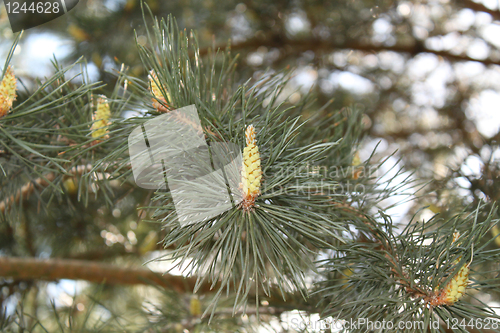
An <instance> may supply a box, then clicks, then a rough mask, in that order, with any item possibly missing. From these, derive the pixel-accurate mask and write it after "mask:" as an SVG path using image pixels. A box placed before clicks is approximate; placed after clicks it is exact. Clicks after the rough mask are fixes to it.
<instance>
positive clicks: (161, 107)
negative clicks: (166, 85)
mask: <svg viewBox="0 0 500 333" xmlns="http://www.w3.org/2000/svg"><path fill="white" fill-rule="evenodd" d="M158 83H159V80H158V76H157V75H156V73H155V71H154V69H152V70H151V71H150V72H149V87H150V91H151V94H152V95H153V96H154V98H152V102H153V107H154V108H155V109H156V110H158V112H167V111H168V109H167V107H168V106H169V105H168V101H167V100H166V99H165V97H164V96H163V94H162V92H161V89H160V87H159V86H158ZM164 90H166V89H164ZM166 94H167V98H168V100H169V101H170V94H169V93H168V91H166ZM160 102H161V103H160Z"/></svg>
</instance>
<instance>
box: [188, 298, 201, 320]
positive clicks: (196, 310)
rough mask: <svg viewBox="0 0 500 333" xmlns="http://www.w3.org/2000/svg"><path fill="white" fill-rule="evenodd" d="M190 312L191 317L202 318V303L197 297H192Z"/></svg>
mask: <svg viewBox="0 0 500 333" xmlns="http://www.w3.org/2000/svg"><path fill="white" fill-rule="evenodd" d="M189 312H190V313H191V316H194V317H198V316H201V303H200V300H199V299H198V298H197V297H196V296H192V297H191V301H190V303H189Z"/></svg>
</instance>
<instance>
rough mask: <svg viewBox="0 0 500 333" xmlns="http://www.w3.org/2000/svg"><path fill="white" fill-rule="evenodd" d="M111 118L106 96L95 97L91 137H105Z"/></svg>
mask: <svg viewBox="0 0 500 333" xmlns="http://www.w3.org/2000/svg"><path fill="white" fill-rule="evenodd" d="M110 119H111V111H110V109H109V103H108V100H107V98H106V96H99V97H98V99H97V109H96V111H95V112H94V114H93V116H92V120H93V121H94V122H93V123H92V127H91V128H90V130H91V131H92V137H93V138H94V139H98V138H101V137H105V136H106V134H107V133H108V125H109V123H110V121H109V120H110Z"/></svg>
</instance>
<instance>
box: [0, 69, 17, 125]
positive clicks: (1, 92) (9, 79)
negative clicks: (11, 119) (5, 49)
mask: <svg viewBox="0 0 500 333" xmlns="http://www.w3.org/2000/svg"><path fill="white" fill-rule="evenodd" d="M16 83H17V80H16V77H15V75H14V71H13V70H12V67H10V66H9V67H7V70H6V71H5V75H4V77H3V79H2V81H1V82H0V118H1V117H3V116H5V115H6V114H7V113H8V112H9V110H10V109H11V108H12V103H13V102H14V101H15V100H16V97H17V95H16Z"/></svg>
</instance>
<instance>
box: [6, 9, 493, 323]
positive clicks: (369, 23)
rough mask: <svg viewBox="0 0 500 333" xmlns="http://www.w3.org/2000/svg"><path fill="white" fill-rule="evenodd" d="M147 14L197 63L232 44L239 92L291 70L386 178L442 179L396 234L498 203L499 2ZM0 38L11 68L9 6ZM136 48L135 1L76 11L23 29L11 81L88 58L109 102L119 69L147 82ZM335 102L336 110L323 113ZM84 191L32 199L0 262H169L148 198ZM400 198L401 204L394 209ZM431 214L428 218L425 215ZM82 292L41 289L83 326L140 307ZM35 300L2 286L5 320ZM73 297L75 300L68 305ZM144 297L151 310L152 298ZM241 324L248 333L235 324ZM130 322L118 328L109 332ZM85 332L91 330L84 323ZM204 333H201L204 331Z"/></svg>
mask: <svg viewBox="0 0 500 333" xmlns="http://www.w3.org/2000/svg"><path fill="white" fill-rule="evenodd" d="M145 2H146V3H147V4H148V5H149V7H150V8H151V10H152V12H153V14H154V15H156V16H158V17H166V16H167V15H169V14H173V16H174V17H175V18H176V19H177V23H178V25H179V27H180V28H182V29H183V28H185V29H187V30H188V31H189V30H190V29H195V30H197V31H198V41H199V43H200V47H201V50H200V53H201V54H202V55H206V54H207V52H208V48H209V47H213V46H215V47H216V48H217V47H220V48H224V47H225V46H226V44H227V43H228V41H230V45H231V49H232V52H233V53H239V54H240V62H239V64H238V67H237V69H236V79H237V80H238V81H245V80H246V79H248V78H249V77H253V78H255V79H257V78H258V77H260V75H261V74H262V73H264V72H266V71H269V70H270V71H278V70H280V69H283V68H285V67H287V66H290V67H292V68H294V77H293V78H292V80H291V81H290V83H289V86H288V87H287V89H288V92H290V93H292V95H291V98H290V102H292V103H294V101H295V102H296V103H299V102H300V101H301V100H302V97H304V95H305V94H307V93H308V92H312V93H313V96H314V97H315V100H314V101H313V102H311V103H309V104H308V107H307V108H302V112H303V113H304V116H306V117H308V116H312V115H315V113H316V112H317V110H323V111H319V112H323V113H325V117H326V119H333V118H328V117H327V116H329V115H328V110H330V109H342V108H345V107H351V106H355V107H356V108H357V109H360V110H362V111H364V113H365V115H364V118H363V119H362V125H363V130H364V133H365V137H364V140H363V143H362V146H361V148H360V150H359V157H360V159H361V160H366V159H367V158H368V157H369V156H370V154H371V152H372V150H373V148H374V147H375V146H376V145H377V144H378V148H377V154H376V157H378V158H383V157H386V156H388V155H390V154H391V153H393V152H394V151H395V150H397V152H396V153H395V154H394V155H393V156H392V157H391V158H390V160H389V163H388V164H389V166H390V164H391V163H392V164H400V166H403V167H404V168H406V170H415V174H414V175H413V177H415V178H416V179H429V180H434V181H433V182H431V183H429V185H428V186H427V188H425V190H423V191H422V192H421V193H422V194H425V195H423V196H417V197H415V200H413V201H411V202H406V203H404V204H399V205H397V206H395V207H394V208H393V209H392V210H391V212H390V213H391V216H392V217H393V219H394V221H395V222H405V221H409V220H410V217H411V216H412V215H413V214H414V213H417V211H418V215H417V217H418V218H421V219H428V218H429V217H430V216H432V215H433V214H435V213H441V214H442V215H444V216H445V217H446V216H447V215H452V214H453V213H454V212H455V211H456V209H457V208H462V207H463V206H465V205H468V204H472V205H471V206H477V203H478V202H479V200H485V201H486V202H487V203H493V202H494V201H496V200H497V199H498V198H499V196H500V192H499V190H498V189H499V188H500V164H499V161H500V150H499V146H498V145H499V140H500V112H499V109H498V106H499V105H500V66H499V65H500V9H499V6H500V4H499V3H498V2H497V1H494V0H492V1H489V0H483V1H477V2H476V1H472V0H459V1H449V0H422V1H391V0H381V1H370V0H356V1H354V0H349V1H319V0H293V1H284V0H277V1H263V0H249V1H241V0H237V1H231V0H224V1H215V0H182V1H181V0H170V1H160V0H147V1H145ZM134 33H135V34H136V36H137V37H136V38H137V40H135V39H134ZM0 36H1V37H0V55H1V56H0V58H1V59H3V58H5V55H6V54H7V52H8V51H9V48H10V46H11V44H12V41H13V40H14V37H15V36H13V34H12V31H11V30H10V27H9V25H8V20H7V16H6V13H5V8H4V6H1V14H0ZM136 41H137V43H139V44H141V45H145V44H146V41H147V39H146V36H145V29H144V22H143V18H142V12H141V6H140V1H139V0H80V3H79V4H78V6H77V7H76V8H75V9H73V10H72V11H71V12H70V13H69V14H68V15H65V16H62V17H60V18H58V19H56V20H54V21H52V22H49V23H46V24H44V25H43V26H40V27H37V28H33V29H30V30H28V31H25V33H24V36H23V39H22V40H21V42H20V45H19V47H18V49H17V50H16V53H15V57H14V59H13V65H14V66H15V69H16V75H18V76H19V77H21V79H22V80H23V83H24V84H25V85H26V86H27V87H28V89H30V88H32V87H34V86H35V80H36V78H42V77H44V76H49V75H50V74H51V71H52V67H51V65H50V60H51V58H52V55H53V54H54V55H55V56H56V57H57V59H58V61H60V62H61V63H63V64H64V63H71V62H73V61H75V60H76V59H78V58H79V57H80V56H82V55H83V56H84V57H85V59H86V60H87V62H88V74H89V78H90V81H91V82H96V81H102V82H104V83H106V84H107V86H106V87H104V88H103V89H102V90H103V92H104V93H105V94H108V95H111V91H112V89H113V88H114V86H115V83H116V80H117V76H116V75H115V74H113V73H116V72H118V71H119V70H120V67H121V66H122V64H125V65H126V66H129V67H130V74H132V75H134V76H139V77H143V78H145V77H146V75H147V73H148V71H149V69H148V68H144V67H143V65H142V63H141V61H140V59H139V53H138V51H137V48H136V45H135V43H136ZM332 100H333V101H332ZM329 101H332V102H331V103H332V104H331V108H328V110H326V109H322V106H323V105H324V104H325V103H327V102H329ZM322 125H323V126H328V125H329V124H322ZM332 126H333V124H332ZM388 168H389V167H387V169H385V170H386V171H387V170H389V169H388ZM383 171H384V170H381V172H383ZM75 181H76V180H72V179H68V180H67V181H65V183H64V188H65V190H66V194H67V195H66V196H64V204H62V205H59V206H58V207H53V208H49V209H48V210H47V209H44V208H43V207H42V208H41V207H40V205H39V200H38V198H37V197H36V196H32V197H31V198H29V200H27V201H26V202H23V203H22V205H20V206H22V207H24V208H22V209H21V210H20V211H21V214H20V225H21V226H22V227H20V228H15V229H12V228H9V225H8V224H2V230H1V231H0V253H1V254H3V255H14V256H32V257H41V258H44V257H59V258H72V259H85V260H101V261H106V260H108V261H112V262H114V263H118V264H123V265H132V264H133V263H135V264H139V263H143V262H144V261H146V260H147V259H151V258H154V257H157V256H158V255H157V253H155V251H158V250H160V247H159V246H158V245H157V243H158V241H159V240H161V239H163V237H164V235H163V234H162V232H163V231H161V230H160V228H159V227H158V225H154V224H151V223H145V222H143V221H142V219H143V218H145V217H146V212H145V211H141V210H139V211H138V210H137V209H136V208H137V207H140V206H143V205H145V204H146V203H147V201H148V200H149V198H148V196H150V193H148V192H146V191H138V190H134V191H131V190H130V189H127V187H126V186H125V187H124V186H119V185H118V184H115V185H116V188H115V189H114V191H115V197H114V198H113V200H112V202H113V203H112V205H111V206H106V205H103V201H105V200H106V198H104V197H100V196H103V194H101V193H99V194H98V197H97V198H94V199H92V200H91V201H89V202H88V206H87V207H85V205H84V204H83V203H82V202H81V201H79V200H78V190H77V189H78V186H77V184H75ZM417 194H418V193H417ZM145 198H146V199H145ZM396 200H398V199H397V198H392V201H391V200H388V204H392V203H394V202H396ZM423 205H424V206H428V208H426V209H422V210H419V209H420V208H421V207H422V206H423ZM34 215H35V216H36V218H38V219H40V218H42V219H43V218H44V216H46V217H47V218H46V221H47V223H43V224H40V223H31V221H33V220H34V219H35V218H34ZM495 230H496V231H495ZM493 232H496V233H498V232H499V231H498V230H497V229H494V231H493ZM62 240H64V241H62ZM499 246H500V244H499ZM154 265H158V263H151V264H150V267H152V266H154ZM66 284H68V283H66ZM81 284H83V283H81ZM81 284H69V285H70V287H69V290H68V288H66V289H65V282H64V281H63V282H60V283H58V284H54V283H49V285H48V287H47V288H45V289H46V290H47V293H48V296H49V297H48V298H55V299H57V300H58V301H57V302H56V303H55V304H54V307H58V308H60V307H62V308H64V307H65V308H67V310H68V311H74V312H75V313H79V312H81V313H82V318H86V317H85V315H84V313H85V312H86V311H87V310H88V309H87V308H88V307H89V306H90V304H94V305H93V306H98V307H101V308H102V311H101V312H102V315H103V316H105V317H106V318H107V319H109V318H112V317H113V313H114V311H116V312H117V313H118V312H120V313H124V312H126V311H127V310H129V309H127V304H129V303H132V302H129V300H127V298H131V297H134V294H133V293H132V292H129V293H127V294H126V296H125V294H124V293H123V288H122V287H119V288H118V287H106V288H105V289H102V290H99V292H98V295H100V297H101V298H100V299H101V300H102V299H105V298H108V297H110V296H109V295H110V294H113V295H114V297H118V298H119V297H122V298H123V302H113V303H112V304H104V303H105V302H104V303H103V304H102V305H101V304H100V303H99V302H101V301H95V302H94V301H93V302H91V301H90V300H91V298H88V297H85V296H83V295H79V293H80V292H81V291H82V290H85V293H87V294H93V291H92V290H91V288H90V287H88V286H87V287H86V288H83V287H82V286H81ZM89 288H90V289H89ZM40 289H41V288H31V285H30V283H26V282H22V283H19V282H18V281H15V280H2V279H0V290H1V293H0V301H1V302H2V304H4V306H7V311H13V310H12V309H14V308H15V306H14V304H17V303H18V302H19V301H20V300H28V301H27V303H26V304H27V306H28V307H33V309H36V308H37V307H36V306H35V304H37V302H42V301H44V302H45V300H46V299H47V295H45V294H42V293H41V292H39V290H40ZM127 290H130V288H129V289H127ZM148 292H149V293H155V292H154V291H151V290H149V291H148ZM75 294H77V295H78V296H75V297H73V296H74V295H75ZM141 297H143V299H146V297H144V294H141ZM155 297H158V298H159V299H160V298H162V297H163V298H164V299H167V300H170V301H172V300H173V301H174V302H176V297H173V298H172V296H171V295H165V294H164V293H162V292H156V294H155ZM169 297H170V298H169ZM186 297H187V296H186ZM182 302H184V303H185V304H184V303H182ZM182 302H181V303H182V304H184V305H185V308H182V307H177V308H176V307H173V308H171V309H170V311H181V310H182V311H186V314H187V315H186V316H184V317H185V318H190V319H185V320H188V321H189V320H191V321H189V323H188V322H179V323H178V324H179V325H180V326H179V325H177V326H176V325H175V323H174V321H171V322H169V323H168V325H167V324H164V325H162V327H164V328H165V330H164V331H165V332H177V331H179V332H181V331H182V330H183V329H189V330H190V331H191V330H192V331H196V327H197V326H196V325H202V324H203V321H202V320H199V319H197V318H198V312H196V311H195V312H194V313H193V310H192V308H190V307H189V306H190V300H189V297H188V298H187V299H184V300H182ZM167 303H168V301H167ZM88 304H89V305H88ZM201 304H203V302H201ZM175 305H176V306H177V304H175ZM113 307H114V308H115V309H113ZM9 309H10V310H9ZM183 309H184V310H183ZM146 310H147V311H146ZM44 311H46V313H44V314H43V315H42V316H41V317H45V318H50V316H51V315H54V314H50V313H51V310H50V307H47V308H46V310H44ZM148 311H149V312H148ZM158 311H160V310H158V309H155V308H154V307H151V306H149V305H146V304H145V303H144V304H143V307H142V315H144V316H145V318H149V319H148V320H145V321H144V322H151V317H153V318H154V316H155V315H158ZM161 311H166V310H165V308H164V309H162V310H161ZM190 311H191V312H190ZM229 314H230V313H229ZM168 315H169V316H173V317H175V316H176V314H172V313H170V314H168ZM179 316H180V315H179ZM229 317H230V316H229ZM161 318H162V319H161V320H164V319H165V318H170V317H168V316H166V317H165V316H163V317H161ZM193 318H194V319H193ZM24 320H25V321H26V323H24V324H23V323H19V325H27V326H26V327H28V326H29V325H28V324H27V323H29V322H30V320H31V321H33V319H32V318H24ZM154 320H155V319H152V321H153V322H154ZM158 320H160V319H158ZM196 320H198V321H196ZM238 320H240V321H241V320H242V322H235V321H238ZM121 324H122V323H120V322H119V320H117V321H116V322H115V323H113V324H112V325H116V326H112V327H113V328H109V330H110V331H113V330H115V329H117V328H116V327H119V326H120V325H121ZM226 324H227V325H228V326H227V327H226V328H225V329H226V330H228V331H231V330H232V329H233V328H231V327H233V326H231V325H236V326H237V327H244V325H248V326H251V325H253V324H254V323H252V320H251V318H250V319H249V317H248V316H246V317H244V318H243V319H241V318H239V319H230V320H229V322H228V323H226ZM274 324H276V323H274ZM78 325H94V324H93V323H87V321H85V319H82V323H80V324H78ZM110 325H111V324H110ZM189 325H191V326H189ZM236 326H235V327H236ZM82 327H83V326H82ZM186 327H190V328H186ZM106 329H108V328H106ZM212 329H213V330H214V331H217V330H216V329H215V328H212ZM198 330H199V331H200V330H201V331H203V329H200V328H199V327H198ZM49 331H51V330H50V329H49ZM152 332H153V331H152ZM154 332H156V331H154ZM162 332H163V331H162Z"/></svg>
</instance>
